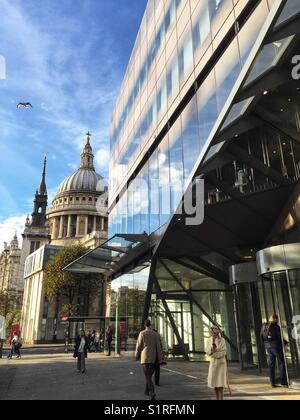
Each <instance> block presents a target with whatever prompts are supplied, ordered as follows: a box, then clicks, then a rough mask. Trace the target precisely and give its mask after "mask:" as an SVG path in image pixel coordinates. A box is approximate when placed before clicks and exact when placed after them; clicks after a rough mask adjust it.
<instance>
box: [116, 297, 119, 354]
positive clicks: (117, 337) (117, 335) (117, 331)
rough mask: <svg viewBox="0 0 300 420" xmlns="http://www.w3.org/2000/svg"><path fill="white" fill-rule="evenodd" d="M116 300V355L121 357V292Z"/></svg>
mask: <svg viewBox="0 0 300 420" xmlns="http://www.w3.org/2000/svg"><path fill="white" fill-rule="evenodd" d="M116 297H117V299H116V328H115V354H116V355H118V356H119V355H120V340H119V335H120V334H119V297H120V295H119V290H118V292H117V296H116Z"/></svg>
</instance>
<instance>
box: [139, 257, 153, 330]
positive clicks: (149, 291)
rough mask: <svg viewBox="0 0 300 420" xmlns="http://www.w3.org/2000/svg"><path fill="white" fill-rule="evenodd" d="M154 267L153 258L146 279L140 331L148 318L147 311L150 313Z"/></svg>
mask: <svg viewBox="0 0 300 420" xmlns="http://www.w3.org/2000/svg"><path fill="white" fill-rule="evenodd" d="M156 265H157V260H156V258H155V257H154V258H153V260H152V264H151V268H150V273H149V278H148V284H147V290H146V297H145V306H144V313H143V319H142V328H141V329H143V328H144V322H145V321H146V319H148V317H149V311H150V306H151V297H152V292H153V284H154V279H153V274H154V273H155V270H156Z"/></svg>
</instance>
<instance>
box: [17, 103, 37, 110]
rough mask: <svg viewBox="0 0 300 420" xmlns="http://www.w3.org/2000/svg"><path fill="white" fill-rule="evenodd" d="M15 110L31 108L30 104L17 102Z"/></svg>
mask: <svg viewBox="0 0 300 420" xmlns="http://www.w3.org/2000/svg"><path fill="white" fill-rule="evenodd" d="M17 108H18V109H20V108H33V107H32V105H31V103H30V102H19V103H18V105H17Z"/></svg>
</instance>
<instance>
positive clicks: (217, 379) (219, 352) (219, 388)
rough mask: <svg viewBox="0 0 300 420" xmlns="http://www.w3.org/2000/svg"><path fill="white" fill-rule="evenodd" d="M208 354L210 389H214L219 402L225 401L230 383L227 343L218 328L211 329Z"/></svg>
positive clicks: (207, 348)
mask: <svg viewBox="0 0 300 420" xmlns="http://www.w3.org/2000/svg"><path fill="white" fill-rule="evenodd" d="M206 354H207V355H208V356H209V357H210V364H209V373H208V387H209V388H213V389H214V390H215V393H216V398H217V400H218V401H223V400H224V388H226V386H227V383H228V377H227V361H226V355H227V350H226V342H225V340H224V338H223V337H221V333H220V330H219V329H218V328H216V327H214V328H212V329H211V337H210V338H209V340H208V343H207V347H206Z"/></svg>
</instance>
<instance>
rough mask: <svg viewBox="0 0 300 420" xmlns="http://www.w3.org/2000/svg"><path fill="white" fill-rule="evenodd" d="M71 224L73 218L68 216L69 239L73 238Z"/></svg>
mask: <svg viewBox="0 0 300 420" xmlns="http://www.w3.org/2000/svg"><path fill="white" fill-rule="evenodd" d="M71 222H72V216H68V230H67V238H71Z"/></svg>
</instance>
